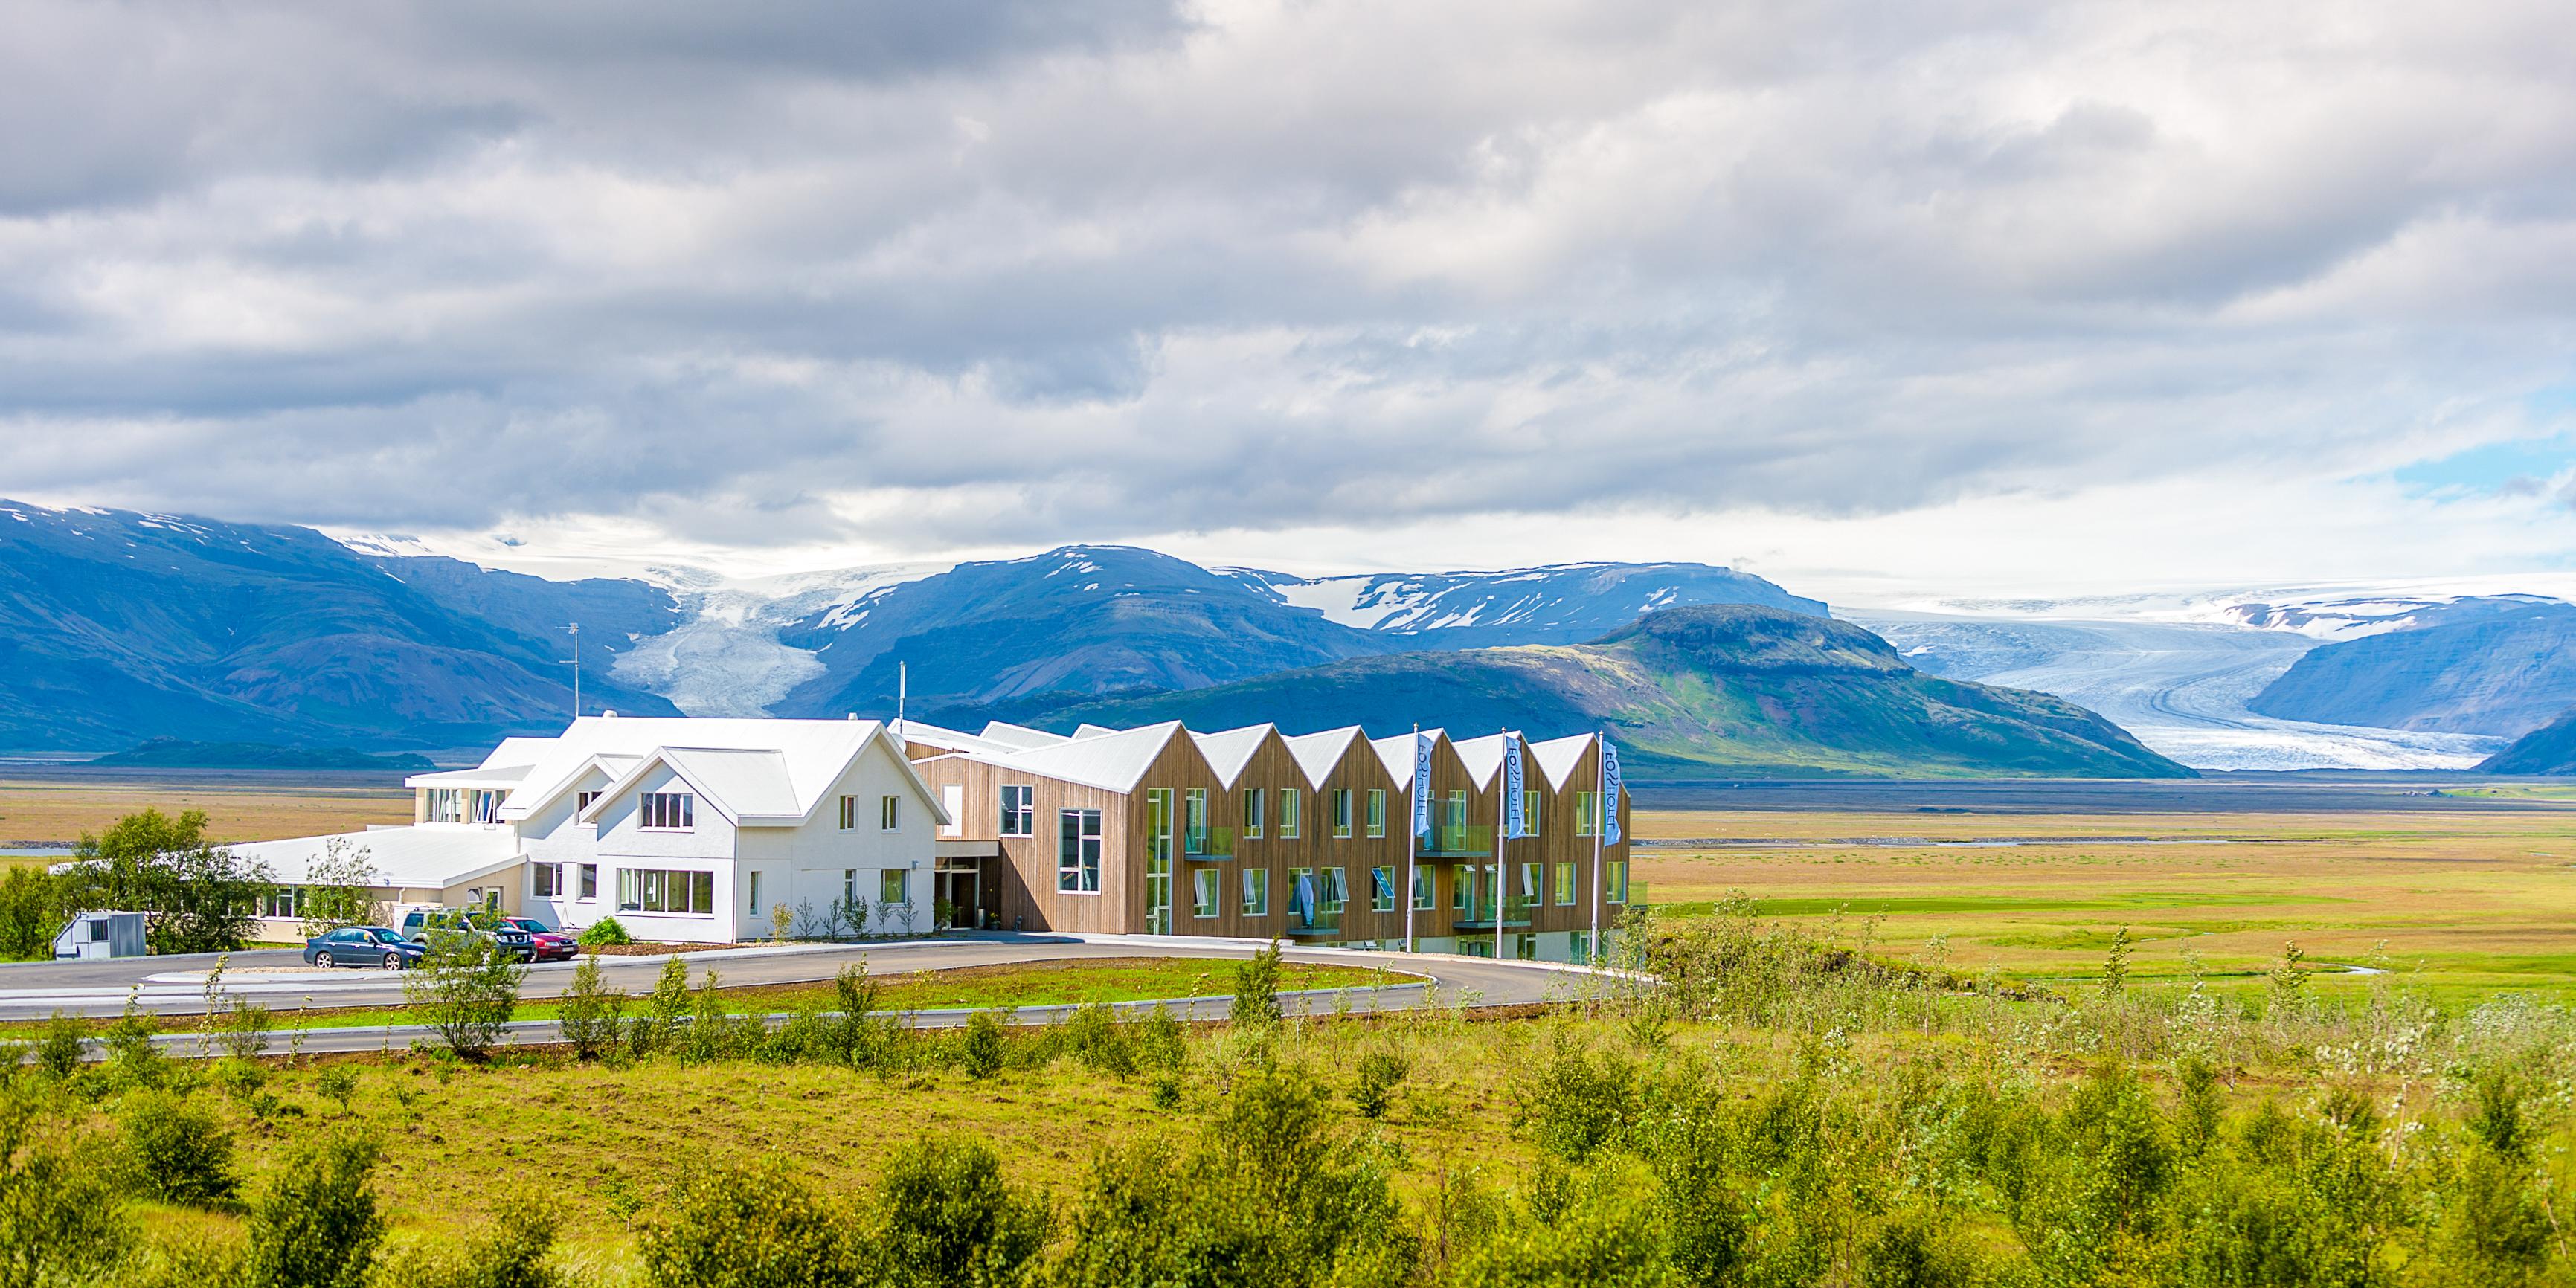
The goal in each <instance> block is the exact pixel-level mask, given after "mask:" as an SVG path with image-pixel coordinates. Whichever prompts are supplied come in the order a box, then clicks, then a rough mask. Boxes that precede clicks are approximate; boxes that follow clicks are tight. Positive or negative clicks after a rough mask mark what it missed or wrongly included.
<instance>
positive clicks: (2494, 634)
mask: <svg viewBox="0 0 2576 1288" xmlns="http://www.w3.org/2000/svg"><path fill="white" fill-rule="evenodd" d="M2417 620H2418V621H2420V623H2421V624H2419V625H2411V626H2409V627H2408V628H2406V629H2403V630H2395V631H2389V632H2386V633H2382V634H2373V635H2365V636H2362V637H2361V638H2358V639H2351V640H2346V641H2343V642H2341V643H2335V644H2325V645H2320V646H2319V647H2317V648H2314V649H2311V650H2309V651H2308V652H2307V653H2306V654H2305V655H2303V656H2302V657H2300V658H2299V660H2298V661H2297V662H2296V663H2294V664H2292V665H2291V667H2290V669H2289V670H2287V671H2284V672H2283V673H2282V674H2281V676H2280V678H2279V679H2276V680H2274V681H2272V683H2271V684H2269V685H2267V686H2265V688H2264V689H2263V691H2262V692H2261V693H2258V694H2256V695H2255V696H2254V698H2253V699H2252V700H2251V701H2250V702H2248V703H2247V704H2246V705H2248V706H2249V707H2251V708H2252V709H2253V710H2255V711H2258V712H2261V713H2263V714H2265V715H2272V716H2280V717H2283V718H2286V719H2292V720H2312V721H2317V722H2320V723H2324V724H2347V725H2376V726H2379V727H2381V728H2388V729H2418V730H2432V731H2438V732H2443V733H2476V734H2488V735H2492V736H2495V737H2502V738H2514V737H2520V736H2521V735H2523V734H2526V733H2529V732H2531V731H2532V730H2534V729H2537V728H2539V727H2540V726H2542V725H2544V724H2547V723H2549V722H2550V721H2552V720H2555V719H2557V718H2558V717H2559V716H2560V715H2561V714H2563V713H2565V712H2566V711H2567V710H2568V709H2569V708H2571V707H2576V605H2571V604H2567V603H2563V602H2560V601H2558V600H2554V599H2540V598H2537V597H2533V596H2519V595H2517V596H2493V597H2483V598H2477V599H2467V600H2461V601H2458V602H2456V603H2452V604H2448V605H2444V606H2442V607H2441V608H2440V609H2439V610H2438V611H2434V612H2428V613H2424V614H2420V615H2418V617H2417Z"/></svg>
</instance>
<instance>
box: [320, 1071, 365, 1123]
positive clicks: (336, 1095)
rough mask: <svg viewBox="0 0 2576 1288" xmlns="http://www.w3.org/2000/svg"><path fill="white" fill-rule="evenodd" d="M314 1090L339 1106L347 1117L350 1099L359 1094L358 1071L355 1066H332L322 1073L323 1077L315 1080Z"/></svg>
mask: <svg viewBox="0 0 2576 1288" xmlns="http://www.w3.org/2000/svg"><path fill="white" fill-rule="evenodd" d="M313 1089H314V1090H315V1091H317V1092H320V1093H321V1094H322V1098H323V1099H325V1100H329V1101H331V1102H333V1103H335V1104H337V1105H339V1106H340V1113H341V1114H342V1115H343V1116H346V1115H347V1114H348V1112H349V1101H350V1099H351V1098H352V1097H354V1096H356V1095H357V1094H358V1070H357V1068H356V1067H355V1066H353V1065H346V1064H335V1065H332V1066H331V1067H329V1068H327V1069H324V1070H323V1071H322V1076H321V1077H318V1078H316V1079H314V1080H313Z"/></svg>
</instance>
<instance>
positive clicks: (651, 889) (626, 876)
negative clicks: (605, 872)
mask: <svg viewBox="0 0 2576 1288" xmlns="http://www.w3.org/2000/svg"><path fill="white" fill-rule="evenodd" d="M617 910H618V911H619V912H684V913H692V914H712V913H713V912H715V910H716V874H715V873H713V872H680V871H666V870H662V869H656V868H619V869H618V870H617Z"/></svg>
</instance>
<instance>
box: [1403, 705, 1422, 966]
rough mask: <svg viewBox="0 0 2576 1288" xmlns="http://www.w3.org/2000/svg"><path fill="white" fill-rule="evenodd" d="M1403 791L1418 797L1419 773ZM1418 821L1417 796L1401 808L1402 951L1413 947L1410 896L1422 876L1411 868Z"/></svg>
mask: <svg viewBox="0 0 2576 1288" xmlns="http://www.w3.org/2000/svg"><path fill="white" fill-rule="evenodd" d="M1413 761H1414V763H1415V764H1416V765H1419V764H1421V763H1422V722H1421V721H1419V720H1416V721H1414V722H1413ZM1404 794H1405V795H1407V796H1413V797H1419V796H1420V795H1421V794H1422V779H1421V775H1420V774H1418V773H1417V774H1415V775H1414V777H1413V779H1412V781H1411V782H1410V783H1409V784H1408V785H1407V786H1406V788H1405V792H1404ZM1421 822H1422V802H1421V801H1420V800H1418V799H1416V800H1409V801H1406V802H1405V810H1404V951H1406V952H1408V953H1409V952H1412V951H1413V905H1415V904H1417V903H1420V902H1421V900H1419V899H1416V898H1414V897H1413V885H1414V882H1416V881H1419V880H1421V879H1422V878H1421V877H1420V876H1418V875H1416V874H1415V872H1414V869H1415V868H1416V867H1418V866H1420V864H1421V860H1420V859H1419V858H1417V857H1416V856H1415V853H1414V851H1415V848H1416V847H1417V846H1419V845H1421V844H1422V835H1421V827H1420V825H1421Z"/></svg>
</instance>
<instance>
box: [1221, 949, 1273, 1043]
mask: <svg viewBox="0 0 2576 1288" xmlns="http://www.w3.org/2000/svg"><path fill="white" fill-rule="evenodd" d="M1279 953H1280V949H1279V941H1278V940H1276V939H1273V940H1271V941H1270V946H1269V947H1267V948H1264V949H1262V950H1261V951H1260V952H1257V953H1254V954H1253V955H1252V959H1251V960H1250V961H1247V962H1243V963H1241V964H1240V965H1237V966H1236V967H1235V968H1234V1004H1233V1005H1232V1006H1231V1007H1229V1008H1227V1010H1226V1019H1228V1020H1230V1021H1232V1022H1234V1023H1236V1024H1240V1025H1243V1026H1245V1027H1247V1028H1254V1029H1267V1028H1270V1027H1272V1026H1273V1025H1276V1024H1278V1023H1279V1020H1280V1016H1281V1012H1280V1009H1279Z"/></svg>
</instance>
